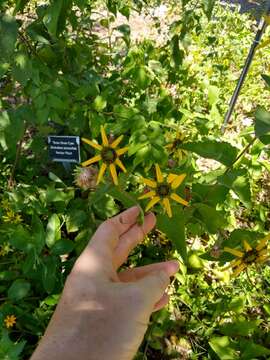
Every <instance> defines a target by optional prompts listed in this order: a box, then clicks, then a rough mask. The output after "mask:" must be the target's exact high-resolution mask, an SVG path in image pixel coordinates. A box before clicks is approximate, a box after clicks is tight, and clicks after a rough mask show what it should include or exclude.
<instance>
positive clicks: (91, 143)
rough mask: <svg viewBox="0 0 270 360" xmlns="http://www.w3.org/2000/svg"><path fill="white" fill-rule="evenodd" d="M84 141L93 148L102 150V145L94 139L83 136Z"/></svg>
mask: <svg viewBox="0 0 270 360" xmlns="http://www.w3.org/2000/svg"><path fill="white" fill-rule="evenodd" d="M82 141H83V142H85V143H86V144H88V145H90V146H92V147H93V148H95V149H97V150H102V146H101V145H99V144H97V143H95V142H94V141H92V140H88V139H85V138H82Z"/></svg>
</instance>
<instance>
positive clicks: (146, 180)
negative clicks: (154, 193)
mask: <svg viewBox="0 0 270 360" xmlns="http://www.w3.org/2000/svg"><path fill="white" fill-rule="evenodd" d="M142 181H143V183H144V184H145V185H147V186H150V187H151V188H154V189H155V188H156V187H157V183H156V181H153V180H150V179H145V178H142Z"/></svg>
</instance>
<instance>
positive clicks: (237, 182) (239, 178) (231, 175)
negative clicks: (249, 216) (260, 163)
mask: <svg viewBox="0 0 270 360" xmlns="http://www.w3.org/2000/svg"><path fill="white" fill-rule="evenodd" d="M218 182H219V183H220V184H222V185H224V186H226V187H227V188H228V189H231V190H233V191H234V192H235V194H236V195H238V197H239V199H240V200H241V201H242V202H243V204H244V205H245V206H246V207H248V208H250V207H251V189H250V182H249V174H248V172H247V171H246V170H231V171H229V172H228V173H227V174H225V175H223V176H220V177H219V178H218Z"/></svg>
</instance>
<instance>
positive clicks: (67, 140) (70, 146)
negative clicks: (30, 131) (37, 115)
mask: <svg viewBox="0 0 270 360" xmlns="http://www.w3.org/2000/svg"><path fill="white" fill-rule="evenodd" d="M48 147H49V156H50V159H51V160H52V161H58V162H70V163H80V162H81V157H80V137H79V136H55V135H50V136H48Z"/></svg>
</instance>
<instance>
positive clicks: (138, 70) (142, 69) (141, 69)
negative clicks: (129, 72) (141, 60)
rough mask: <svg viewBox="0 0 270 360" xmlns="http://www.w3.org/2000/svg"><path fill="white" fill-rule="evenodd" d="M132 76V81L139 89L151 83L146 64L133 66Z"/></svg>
mask: <svg viewBox="0 0 270 360" xmlns="http://www.w3.org/2000/svg"><path fill="white" fill-rule="evenodd" d="M133 78H134V81H135V83H136V85H137V86H138V88H139V89H143V90H144V89H146V88H147V87H148V86H149V85H150V83H151V79H150V76H149V73H148V71H147V68H146V66H144V65H140V66H137V67H135V68H134V70H133Z"/></svg>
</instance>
